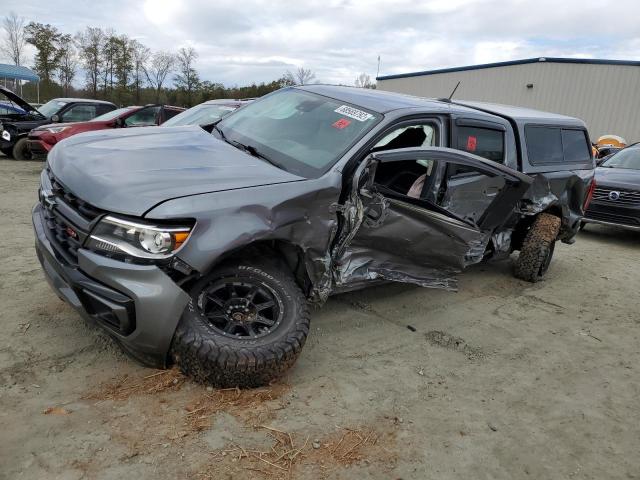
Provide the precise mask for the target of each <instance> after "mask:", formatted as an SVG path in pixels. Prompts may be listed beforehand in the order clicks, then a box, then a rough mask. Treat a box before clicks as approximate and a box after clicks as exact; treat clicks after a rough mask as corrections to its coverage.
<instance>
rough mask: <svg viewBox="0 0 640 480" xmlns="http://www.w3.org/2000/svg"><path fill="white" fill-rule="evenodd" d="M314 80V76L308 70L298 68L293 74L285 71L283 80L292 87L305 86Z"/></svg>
mask: <svg viewBox="0 0 640 480" xmlns="http://www.w3.org/2000/svg"><path fill="white" fill-rule="evenodd" d="M314 78H316V74H315V73H313V71H312V70H311V69H310V68H304V67H298V68H297V69H296V70H295V71H294V72H291V71H290V70H287V73H285V74H284V79H285V80H286V81H287V82H291V83H292V84H293V85H306V84H307V83H309V82H311V81H312V80H313V79H314Z"/></svg>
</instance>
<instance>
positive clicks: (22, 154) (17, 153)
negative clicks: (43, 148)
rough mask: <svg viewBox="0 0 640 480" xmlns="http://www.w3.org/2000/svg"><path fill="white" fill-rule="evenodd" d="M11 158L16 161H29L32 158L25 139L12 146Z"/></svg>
mask: <svg viewBox="0 0 640 480" xmlns="http://www.w3.org/2000/svg"><path fill="white" fill-rule="evenodd" d="M13 158H15V159H16V160H31V159H32V158H33V155H31V151H30V150H29V144H28V143H27V139H26V138H21V139H20V140H18V141H17V142H16V144H15V145H14V146H13Z"/></svg>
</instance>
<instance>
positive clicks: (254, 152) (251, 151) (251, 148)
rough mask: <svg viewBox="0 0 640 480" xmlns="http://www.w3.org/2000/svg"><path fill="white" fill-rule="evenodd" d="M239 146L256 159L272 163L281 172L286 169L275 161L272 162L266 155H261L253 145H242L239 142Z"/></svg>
mask: <svg viewBox="0 0 640 480" xmlns="http://www.w3.org/2000/svg"><path fill="white" fill-rule="evenodd" d="M237 143H238V145H240V146H242V147H244V149H245V150H246V152H247V153H248V154H249V155H253V156H254V157H257V158H260V159H262V160H264V161H265V162H267V163H270V164H271V165H273V166H274V167H278V168H280V169H281V170H284V168H282V166H280V165H279V164H278V163H276V162H274V161H273V160H271V159H270V158H269V157H267V156H266V155H265V154H263V153H260V152H259V151H258V149H256V147H254V146H252V145H242V144H241V143H240V142H237Z"/></svg>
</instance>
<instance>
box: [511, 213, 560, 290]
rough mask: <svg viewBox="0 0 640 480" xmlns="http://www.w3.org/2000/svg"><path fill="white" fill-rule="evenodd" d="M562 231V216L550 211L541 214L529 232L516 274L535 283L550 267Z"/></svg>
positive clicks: (521, 251) (519, 257) (517, 264)
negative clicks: (557, 239)
mask: <svg viewBox="0 0 640 480" xmlns="http://www.w3.org/2000/svg"><path fill="white" fill-rule="evenodd" d="M559 231H560V218H559V217H556V216H555V215H551V214H549V213H541V214H539V215H538V216H537V217H536V219H535V220H534V222H533V225H532V226H531V228H530V229H529V231H528V232H527V235H526V236H525V238H524V242H523V243H522V248H521V249H520V255H519V256H518V261H517V262H516V267H515V272H514V273H515V276H516V277H518V278H520V279H522V280H526V281H527V282H532V283H535V282H537V281H539V280H541V279H542V278H543V277H544V275H545V274H546V273H547V270H548V269H549V264H550V263H551V258H552V257H553V252H554V250H555V246H556V238H557V237H558V232H559Z"/></svg>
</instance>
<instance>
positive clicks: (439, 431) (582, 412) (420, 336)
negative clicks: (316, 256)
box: [0, 159, 640, 480]
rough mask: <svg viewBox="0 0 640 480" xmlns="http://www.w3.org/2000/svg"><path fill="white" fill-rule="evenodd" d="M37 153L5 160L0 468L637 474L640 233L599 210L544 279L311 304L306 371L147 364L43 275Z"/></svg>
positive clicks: (0, 196) (135, 472) (492, 277)
mask: <svg viewBox="0 0 640 480" xmlns="http://www.w3.org/2000/svg"><path fill="white" fill-rule="evenodd" d="M40 169H41V164H40V163H38V162H14V161H8V160H5V159H0V214H1V218H2V224H1V226H0V232H1V235H0V238H2V248H1V249H0V300H1V303H0V306H1V307H2V308H0V428H1V429H0V478H3V479H4V478H6V479H12V480H13V479H44V478H47V479H65V480H77V479H105V480H106V479H121V478H127V479H128V478H135V479H136V480H144V479H227V478H229V479H231V478H233V479H243V478H251V479H261V478H265V479H276V478H294V479H295V478H320V479H322V478H327V479H520V478H532V479H598V480H601V479H617V478H621V479H631V478H640V407H639V406H638V405H639V403H638V399H639V398H640V375H639V373H640V372H639V369H640V362H639V360H640V342H639V340H640V335H639V331H640V313H639V312H638V310H639V305H638V304H639V299H640V295H639V293H638V286H639V285H640V269H639V268H638V266H639V262H638V253H639V248H640V234H639V233H631V232H624V231H620V230H615V229H605V228H601V227H596V226H590V227H588V228H587V230H586V231H585V232H583V233H581V234H580V236H579V238H578V240H577V243H576V244H575V245H573V246H567V245H559V246H558V248H557V249H556V256H555V259H554V261H553V263H552V266H551V269H550V271H549V274H548V277H547V279H546V280H545V281H543V282H541V283H538V284H528V283H525V282H521V281H519V280H516V279H514V278H513V277H512V276H511V268H512V265H511V261H504V262H500V263H494V264H485V265H479V266H476V267H474V268H472V269H470V270H469V271H468V272H466V273H465V274H464V275H462V276H461V282H460V291H459V292H458V293H450V292H444V291H437V290H428V289H421V288H418V287H413V286H403V285H391V286H386V287H380V288H374V289H370V290H366V291H362V292H357V293H351V294H345V295H340V296H336V297H334V298H331V299H330V301H329V302H328V303H327V304H326V305H325V306H324V308H323V309H321V310H318V311H315V312H314V314H313V318H312V327H313V328H312V332H311V334H310V336H309V339H308V342H307V345H306V346H305V348H304V350H303V352H302V355H301V357H300V359H299V361H298V363H297V364H296V365H295V367H294V368H293V369H292V370H291V371H290V373H289V374H288V375H287V376H286V377H285V378H284V379H282V381H281V382H279V383H278V384H276V385H273V386H271V387H268V388H263V389H257V390H253V391H235V390H225V391H219V390H212V389H210V388H209V389H207V388H204V387H201V386H199V385H195V384H193V383H192V382H190V381H189V380H188V379H185V378H183V377H182V376H181V375H180V374H178V373H177V372H175V371H173V370H170V371H156V370H151V369H147V368H143V367H141V366H139V365H137V364H135V363H134V362H133V361H132V360H129V359H128V358H127V357H126V356H125V355H123V354H122V353H120V351H119V349H118V347H117V346H116V345H114V344H113V342H112V341H111V340H110V339H109V338H108V337H107V336H106V335H105V334H104V333H102V332H101V331H100V330H98V329H97V328H95V327H91V326H87V325H85V324H84V323H83V321H82V320H81V318H80V317H79V316H78V315H77V314H76V313H75V312H74V311H73V310H72V309H71V308H69V307H68V306H66V305H65V304H64V303H63V302H61V301H60V300H59V299H58V298H57V297H56V295H55V294H53V293H52V291H51V290H50V289H49V287H48V285H47V284H46V282H45V280H44V277H43V274H42V273H41V271H40V267H39V265H38V262H37V260H36V257H35V254H34V248H33V234H32V230H31V218H30V209H31V206H32V205H33V203H34V202H35V200H36V191H37V184H38V176H39V172H40Z"/></svg>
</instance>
